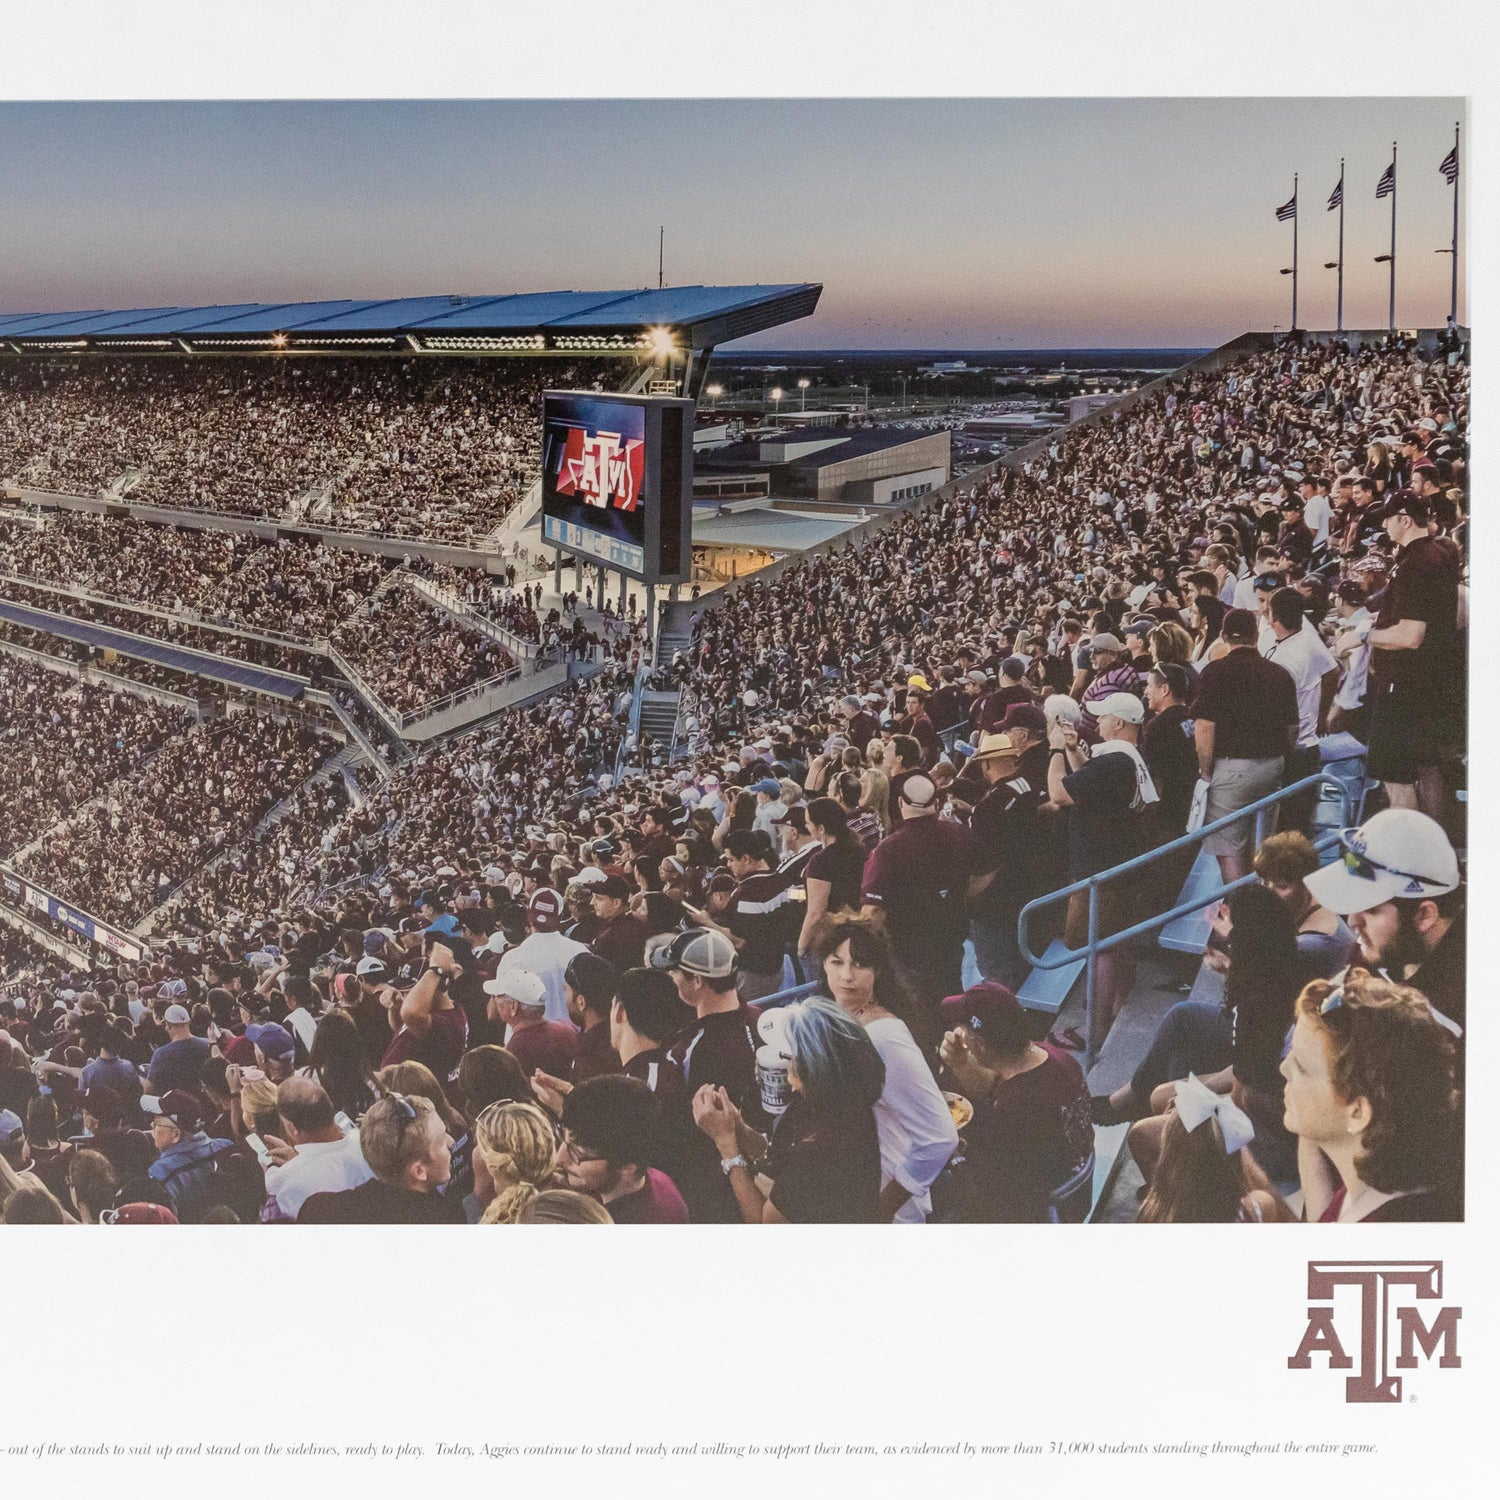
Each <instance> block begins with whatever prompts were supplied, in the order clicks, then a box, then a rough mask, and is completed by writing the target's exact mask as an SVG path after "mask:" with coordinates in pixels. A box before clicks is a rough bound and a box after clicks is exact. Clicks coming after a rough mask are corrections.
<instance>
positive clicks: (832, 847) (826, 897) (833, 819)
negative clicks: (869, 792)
mask: <svg viewBox="0 0 1500 1500" xmlns="http://www.w3.org/2000/svg"><path fill="white" fill-rule="evenodd" d="M807 826H808V828H809V830H810V831H811V832H812V834H813V836H814V837H815V838H817V839H818V840H819V841H820V842H821V843H822V845H823V847H822V848H821V849H819V850H818V852H817V853H816V854H814V855H813V857H812V859H811V860H810V861H809V863H808V866H807V873H806V879H805V886H806V891H807V901H806V903H805V904H806V907H807V910H806V912H805V913H804V915H803V918H802V930H801V932H800V933H799V935H798V938H797V952H798V953H808V952H810V951H811V949H812V944H813V934H814V932H815V931H816V930H817V927H818V924H819V923H820V922H821V921H822V920H823V918H824V917H825V916H827V915H828V914H829V913H830V912H841V911H858V910H859V893H860V882H861V880H862V879H863V878H864V873H865V850H864V846H863V845H862V844H861V843H860V841H859V839H858V838H857V837H855V835H854V834H853V833H852V832H851V831H850V828H849V816H848V814H847V813H846V812H845V811H844V809H843V808H842V807H841V806H840V805H839V804H838V803H837V802H836V801H835V800H834V799H833V798H832V797H814V798H813V800H812V801H811V802H809V803H808V805H807Z"/></svg>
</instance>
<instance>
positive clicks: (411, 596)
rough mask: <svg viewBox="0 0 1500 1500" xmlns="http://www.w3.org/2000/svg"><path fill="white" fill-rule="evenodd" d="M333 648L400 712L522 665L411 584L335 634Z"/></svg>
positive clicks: (376, 602) (380, 600) (391, 592)
mask: <svg viewBox="0 0 1500 1500" xmlns="http://www.w3.org/2000/svg"><path fill="white" fill-rule="evenodd" d="M330 643H331V644H332V645H333V646H334V647H335V648H337V650H338V651H339V653H340V654H341V655H342V656H343V657H344V658H345V660H347V661H348V662H349V663H350V664H351V665H352V666H353V667H354V669H355V671H357V672H358V673H359V674H360V676H361V677H362V678H363V679H364V681H365V682H367V683H368V684H369V685H370V687H371V688H373V689H374V691H375V692H376V694H377V695H378V696H379V698H380V700H381V702H382V703H384V704H385V705H386V706H387V707H389V708H392V709H394V710H395V711H396V712H397V713H398V714H405V713H416V712H418V711H419V710H421V709H423V708H425V707H426V706H427V705H429V704H432V703H435V702H437V701H438V700H440V699H443V698H447V697H449V696H451V695H452V694H454V693H461V692H463V691H464V690H465V689H466V688H473V687H476V686H478V685H479V684H480V683H484V682H488V681H489V680H490V679H492V678H494V677H498V676H500V674H501V673H503V672H508V671H510V670H511V669H512V668H513V667H514V666H515V665H516V659H515V657H513V656H512V655H511V654H510V652H509V651H507V650H506V649H505V647H504V646H502V645H500V643H499V642H498V641H495V640H492V639H491V638H490V637H489V636H487V635H484V634H482V633H481V632H480V631H478V630H476V629H474V628H473V627H472V626H470V625H467V624H465V623H463V622H461V621H459V620H458V619H457V618H455V617H454V616H453V615H450V614H448V613H447V612H446V611H444V610H443V609H441V608H439V607H438V606H437V605H435V604H433V603H432V602H431V601H430V600H429V599H426V598H424V597H423V595H421V594H420V593H418V592H417V590H416V589H414V588H411V587H398V588H393V589H390V590H388V591H387V592H385V593H383V594H381V595H380V596H379V597H378V598H375V599H372V600H371V601H370V602H369V604H368V605H367V606H366V607H365V608H364V609H363V610H361V612H360V613H359V614H358V615H356V616H354V617H352V618H351V619H348V620H345V621H344V623H343V624H342V625H340V626H339V627H338V629H337V630H336V631H334V633H333V635H332V636H331V637H330Z"/></svg>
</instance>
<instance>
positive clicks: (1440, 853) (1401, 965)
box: [1303, 807, 1467, 1045]
mask: <svg viewBox="0 0 1500 1500" xmlns="http://www.w3.org/2000/svg"><path fill="white" fill-rule="evenodd" d="M1340 843H1341V853H1340V856H1339V858H1337V859H1335V860H1334V861H1333V862H1332V863H1331V864H1328V865H1324V867H1323V868H1322V869H1321V870H1317V871H1314V873H1313V874H1311V875H1308V876H1306V877H1305V879H1304V882H1303V883H1304V884H1305V885H1306V886H1307V888H1308V890H1310V891H1311V892H1312V894H1313V896H1314V898H1315V899H1316V900H1317V901H1318V902H1319V903H1320V904H1321V905H1323V906H1324V907H1326V908H1327V909H1328V910H1329V911H1332V912H1336V913H1338V915H1339V916H1341V917H1347V918H1348V921H1349V926H1350V927H1351V928H1352V929H1353V931H1354V935H1355V936H1356V937H1357V938H1358V939H1359V947H1360V956H1359V958H1358V959H1357V960H1356V962H1357V963H1358V964H1359V965H1360V966H1361V967H1364V968H1369V969H1373V970H1375V971H1376V972H1377V973H1379V974H1383V975H1385V976H1386V977H1387V978H1389V979H1391V980H1392V981H1394V982H1395V983H1397V984H1409V985H1412V986H1414V987H1415V988H1416V989H1419V990H1420V991H1421V992H1422V993H1423V994H1424V995H1425V996H1426V997H1427V999H1428V1002H1429V1003H1430V1004H1431V1006H1432V1008H1433V1010H1434V1011H1435V1012H1436V1013H1437V1017H1438V1019H1439V1020H1440V1021H1441V1022H1442V1023H1443V1024H1444V1025H1445V1026H1447V1028H1448V1029H1449V1030H1450V1031H1451V1032H1453V1033H1454V1035H1455V1036H1457V1037H1460V1038H1461V1037H1462V1035H1463V1031H1464V1027H1465V1013H1466V1006H1465V1001H1464V991H1465V984H1466V981H1467V963H1466V958H1465V952H1464V941H1465V922H1464V889H1463V875H1462V873H1461V871H1460V870H1459V867H1458V856H1457V855H1456V854H1455V853H1454V852H1453V846H1452V844H1450V843H1449V842H1448V836H1447V834H1445V833H1444V832H1443V830H1442V828H1441V827H1440V826H1439V825H1438V824H1437V823H1435V822H1433V820H1432V819H1431V818H1429V817H1428V816H1427V815H1426V814H1425V813H1419V812H1417V811H1416V809H1415V808H1405V807H1392V808H1387V809H1386V810H1385V811H1384V812H1378V813H1376V814H1375V816H1374V817H1373V818H1371V819H1370V820H1369V821H1368V822H1366V823H1365V824H1364V826H1363V827H1360V828H1346V829H1345V830H1344V832H1343V833H1342V834H1341V835H1340ZM1460 1045H1461V1043H1460Z"/></svg>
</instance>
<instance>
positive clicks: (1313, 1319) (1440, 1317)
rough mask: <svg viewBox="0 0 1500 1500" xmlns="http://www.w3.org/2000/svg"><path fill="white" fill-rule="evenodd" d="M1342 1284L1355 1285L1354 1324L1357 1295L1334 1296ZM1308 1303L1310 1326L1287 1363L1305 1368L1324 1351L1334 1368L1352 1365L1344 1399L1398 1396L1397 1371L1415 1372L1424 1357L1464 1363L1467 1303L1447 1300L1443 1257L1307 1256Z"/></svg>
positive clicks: (1453, 1365)
mask: <svg viewBox="0 0 1500 1500" xmlns="http://www.w3.org/2000/svg"><path fill="white" fill-rule="evenodd" d="M1344 1287H1352V1288H1355V1289H1357V1293H1358V1305H1359V1318H1358V1323H1357V1326H1356V1321H1355V1319H1354V1317H1353V1316H1352V1308H1351V1307H1350V1306H1349V1304H1350V1303H1351V1302H1352V1301H1353V1300H1354V1299H1353V1298H1352V1297H1350V1296H1348V1295H1346V1296H1345V1297H1343V1298H1336V1296H1335V1294H1336V1292H1337V1291H1338V1290H1339V1289H1340V1288H1344ZM1307 1301H1308V1308H1307V1329H1306V1331H1305V1332H1304V1333H1303V1335H1302V1342H1301V1343H1300V1344H1298V1345H1297V1352H1296V1353H1295V1354H1294V1355H1292V1357H1291V1358H1290V1359H1288V1360H1287V1367H1288V1368H1289V1369H1292V1370H1308V1369H1311V1368H1312V1366H1313V1360H1314V1359H1315V1358H1316V1357H1317V1356H1319V1355H1323V1356H1326V1358H1327V1360H1328V1364H1327V1368H1328V1369H1330V1370H1354V1371H1355V1373H1354V1374H1353V1375H1351V1376H1349V1378H1348V1379H1347V1380H1346V1381H1345V1382H1344V1399H1345V1400H1346V1401H1377V1402H1378V1401H1400V1400H1401V1396H1402V1377H1401V1376H1400V1375H1399V1374H1395V1373H1393V1371H1398V1370H1415V1369H1416V1368H1417V1361H1418V1359H1419V1358H1420V1359H1424V1360H1427V1361H1428V1362H1429V1363H1430V1362H1432V1361H1434V1360H1435V1361H1436V1362H1437V1367H1438V1368H1439V1369H1440V1370H1457V1369H1460V1368H1461V1367H1462V1361H1461V1360H1460V1359H1459V1356H1458V1320H1459V1319H1460V1318H1461V1317H1462V1316H1463V1308H1461V1307H1453V1306H1449V1305H1445V1304H1443V1263H1442V1261H1440V1260H1315V1261H1309V1262H1308V1263H1307ZM1340 1307H1342V1308H1343V1310H1344V1317H1343V1318H1342V1319H1338V1318H1336V1317H1335V1314H1336V1312H1337V1311H1338V1310H1339V1308H1340ZM1356 1361H1358V1364H1357V1366H1356Z"/></svg>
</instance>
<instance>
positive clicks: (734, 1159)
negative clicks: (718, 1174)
mask: <svg viewBox="0 0 1500 1500" xmlns="http://www.w3.org/2000/svg"><path fill="white" fill-rule="evenodd" d="M719 1166H720V1168H721V1169H722V1170H723V1173H724V1175H725V1176H726V1177H728V1176H729V1174H730V1173H731V1172H732V1171H734V1169H735V1168H736V1167H743V1168H744V1169H745V1170H746V1171H747V1172H748V1171H750V1158H749V1157H748V1156H746V1155H745V1153H744V1152H743V1151H741V1152H740V1153H739V1154H738V1155H737V1156H726V1157H725V1158H724V1160H723V1161H721V1162H720V1163H719Z"/></svg>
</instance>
